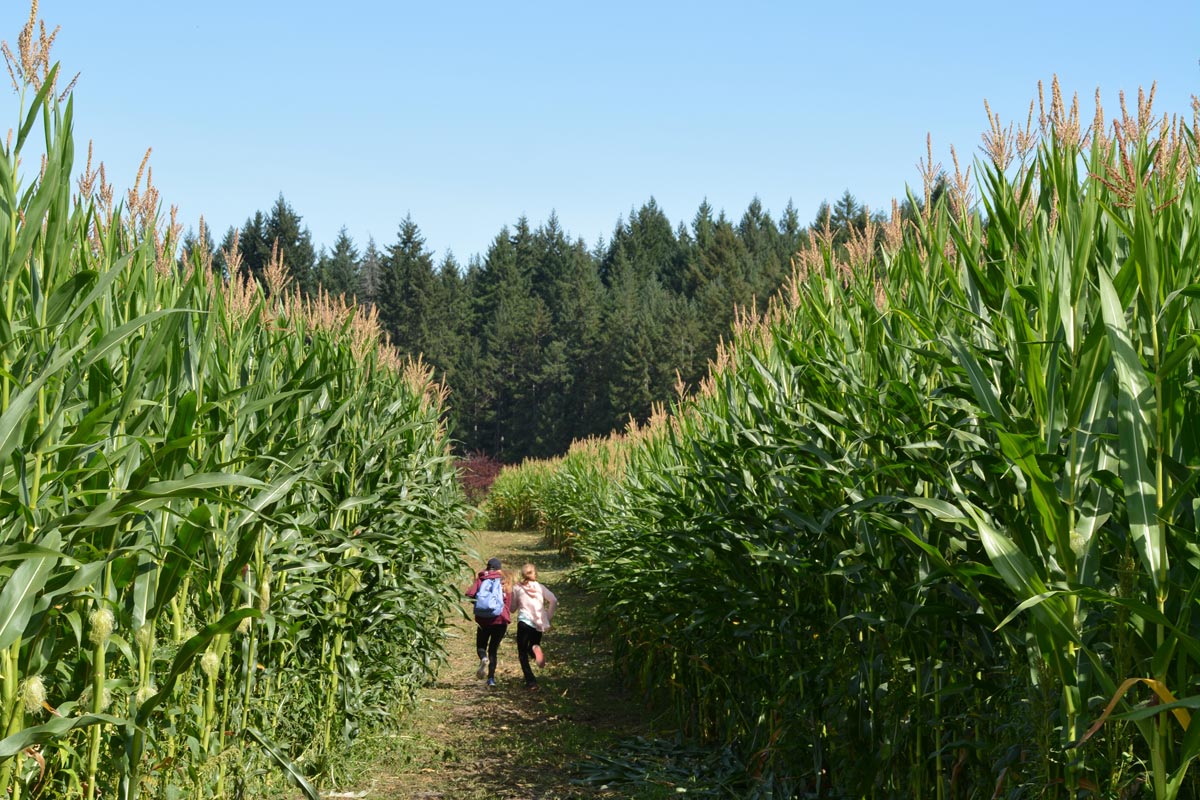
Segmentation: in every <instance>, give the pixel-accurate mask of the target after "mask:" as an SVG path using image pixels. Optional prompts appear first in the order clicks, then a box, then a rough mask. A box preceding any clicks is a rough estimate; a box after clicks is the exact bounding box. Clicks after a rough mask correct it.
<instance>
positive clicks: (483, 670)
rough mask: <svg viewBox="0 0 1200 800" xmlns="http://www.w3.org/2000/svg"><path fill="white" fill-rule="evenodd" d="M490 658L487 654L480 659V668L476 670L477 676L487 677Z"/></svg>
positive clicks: (480, 677)
mask: <svg viewBox="0 0 1200 800" xmlns="http://www.w3.org/2000/svg"><path fill="white" fill-rule="evenodd" d="M487 668H488V659H487V656H484V657H483V658H481V659H479V669H477V670H475V677H476V678H479V679H480V680H482V679H483V678H485V677H487Z"/></svg>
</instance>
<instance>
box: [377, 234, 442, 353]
mask: <svg viewBox="0 0 1200 800" xmlns="http://www.w3.org/2000/svg"><path fill="white" fill-rule="evenodd" d="M379 284H380V285H379V296H378V298H377V300H376V305H377V306H378V308H379V321H380V324H382V325H383V328H384V330H385V331H387V332H388V334H389V336H390V337H391V340H392V343H393V344H394V345H395V346H396V347H398V348H399V349H400V350H402V351H404V352H406V353H411V354H412V355H417V354H418V353H428V352H429V351H430V350H431V349H433V341H432V338H433V337H432V336H431V335H430V331H429V324H430V320H432V319H433V316H434V309H435V308H436V306H437V303H438V297H437V294H438V287H437V277H436V276H435V274H434V269H433V254H432V253H430V252H429V251H427V250H426V249H425V239H424V237H422V236H421V231H420V228H418V227H417V224H416V223H415V222H413V219H412V216H411V215H409V216H406V217H405V218H404V221H403V222H402V223H400V231H399V233H398V235H397V239H396V243H395V244H392V245H389V246H388V248H387V256H386V257H385V258H384V261H383V270H382V273H381V275H380V281H379ZM437 366H439V367H443V368H444V364H438V365H437Z"/></svg>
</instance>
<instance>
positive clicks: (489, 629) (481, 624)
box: [466, 556, 512, 686]
mask: <svg viewBox="0 0 1200 800" xmlns="http://www.w3.org/2000/svg"><path fill="white" fill-rule="evenodd" d="M492 578H498V579H499V580H500V586H501V588H502V590H503V592H504V605H503V606H502V608H501V610H500V613H499V614H496V615H495V616H493V617H485V616H481V615H479V614H476V615H475V624H476V625H477V626H478V628H477V629H476V631H475V650H476V652H478V653H479V670H478V671H477V672H476V673H475V675H476V677H478V678H483V676H484V675H486V676H487V685H488V686H495V685H496V654H497V653H498V652H499V650H500V640H501V639H503V638H504V634H505V632H506V631H507V630H508V624H509V623H510V622H511V621H512V616H511V615H510V613H509V605H510V604H511V603H512V579H511V578H509V577H508V576H507V575H505V574H504V573H503V572H501V570H500V559H498V558H496V557H495V556H493V557H492V558H489V559H488V562H487V569H485V570H482V571H480V572H479V574H478V575H476V576H475V583H473V584H472V585H471V588H470V589H468V590H467V593H466V594H467V597H470V598H471V599H472V600H474V599H475V596H476V595H477V594H479V589H480V587H481V586H482V585H483V582H484V581H486V580H490V579H492Z"/></svg>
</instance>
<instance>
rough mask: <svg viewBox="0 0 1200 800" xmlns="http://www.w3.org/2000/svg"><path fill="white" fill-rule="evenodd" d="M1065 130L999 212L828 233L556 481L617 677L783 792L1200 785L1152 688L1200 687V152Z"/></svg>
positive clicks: (995, 189)
mask: <svg viewBox="0 0 1200 800" xmlns="http://www.w3.org/2000/svg"><path fill="white" fill-rule="evenodd" d="M1052 124H1053V125H1055V126H1056V127H1054V128H1052V129H1050V133H1051V135H1049V136H1048V138H1047V140H1046V141H1045V142H1044V143H1043V144H1042V145H1041V146H1040V148H1039V149H1038V150H1036V151H1035V152H1034V153H1033V154H1032V157H1030V156H1028V155H1027V156H1026V159H1025V160H1024V161H1023V162H1021V163H1018V164H1015V165H1010V166H1008V169H1007V170H1004V169H1002V168H1001V166H997V165H988V166H986V167H984V171H983V175H982V184H981V187H980V194H981V201H980V204H981V205H980V211H979V213H970V212H968V210H967V209H966V208H965V207H964V205H963V204H962V202H961V200H962V198H961V197H960V196H956V195H955V193H954V192H953V191H951V192H950V193H949V195H948V199H949V201H950V202H942V203H934V204H931V205H929V206H926V207H924V208H921V210H920V211H919V212H918V213H915V214H914V216H913V217H912V219H913V224H912V225H911V226H910V227H909V229H908V230H907V232H906V235H905V239H904V241H903V242H902V243H901V242H898V241H893V242H891V243H886V244H885V245H884V247H883V249H882V250H878V249H876V248H874V247H870V246H868V245H869V244H870V243H869V242H868V241H866V239H865V235H866V234H865V232H866V230H867V228H866V226H865V225H864V227H863V229H862V230H860V231H859V232H858V233H857V234H852V235H851V236H850V238H849V240H848V243H847V245H846V247H845V248H844V249H839V248H837V247H836V246H834V243H833V242H832V241H827V242H825V243H824V244H823V245H817V244H814V245H812V246H810V247H809V248H808V249H806V250H804V251H803V252H802V253H801V256H800V266H801V273H800V280H798V281H797V283H796V285H795V286H794V289H793V291H791V292H790V293H789V295H788V296H787V299H786V302H785V303H780V304H777V305H776V306H775V307H774V308H772V309H771V311H770V313H769V314H768V315H767V316H766V318H765V319H764V320H763V321H761V322H760V323H757V324H752V325H745V326H743V328H742V330H741V331H740V333H739V334H738V337H737V339H736V341H735V343H734V345H733V347H731V348H730V349H729V350H728V351H727V352H726V353H725V354H724V357H723V358H722V360H721V361H720V362H719V364H718V365H717V367H716V368H715V369H714V371H713V373H712V375H711V378H710V380H709V381H708V382H707V383H705V384H704V386H703V387H702V390H701V391H700V392H699V393H698V394H697V395H696V396H695V397H693V398H690V399H688V400H686V401H684V402H682V403H680V404H678V405H677V406H676V407H675V408H674V409H673V413H672V415H671V417H670V419H669V420H664V421H659V422H656V423H654V424H652V425H651V426H650V427H649V428H648V429H643V430H640V431H638V432H637V433H636V435H632V436H630V437H629V438H628V439H626V440H624V441H623V442H616V441H614V442H613V443H611V444H609V445H606V446H604V447H599V446H596V445H589V446H588V447H586V448H581V449H580V450H579V451H578V452H575V451H573V452H572V455H569V456H568V457H567V458H566V459H564V460H562V461H561V462H560V463H559V464H558V465H557V469H556V471H555V472H554V474H553V475H552V476H551V477H550V478H549V479H548V480H542V481H541V484H542V485H543V487H544V490H543V494H542V495H541V496H540V497H539V498H538V499H536V500H535V501H534V505H535V506H537V507H539V508H540V509H541V516H542V517H543V518H544V519H545V521H546V524H547V525H549V526H551V528H552V529H554V530H557V531H559V532H560V535H561V536H563V541H564V542H568V543H569V545H570V546H571V547H572V549H574V550H575V551H577V552H579V553H580V554H581V555H582V556H583V558H584V560H585V562H586V563H585V564H584V566H583V567H581V569H580V571H579V574H580V575H581V576H582V577H583V578H584V579H585V580H586V581H587V582H588V583H589V585H591V586H592V587H593V588H594V589H596V590H597V591H600V592H602V593H604V594H605V596H606V597H607V609H608V614H607V615H606V625H612V626H614V627H615V629H616V631H617V632H616V634H615V636H616V648H617V651H618V652H617V654H616V663H617V665H618V667H619V669H620V670H621V671H622V673H623V674H624V675H625V676H626V678H627V679H628V680H629V681H630V682H631V683H632V684H634V685H636V686H638V687H640V688H641V689H642V690H643V691H644V692H645V693H646V694H647V695H649V696H651V697H654V698H656V699H657V701H658V702H659V703H661V704H662V705H664V706H665V707H666V708H668V709H670V710H672V711H673V713H674V716H675V719H676V721H677V724H678V726H679V728H680V730H681V731H683V732H684V733H686V734H687V735H689V736H693V737H696V738H699V739H703V740H709V741H713V742H716V743H723V744H727V745H729V746H731V747H733V748H734V749H735V750H736V752H737V753H739V754H740V757H741V758H742V759H743V760H744V761H745V763H746V764H748V765H749V768H750V769H751V771H752V772H753V773H754V774H755V775H756V776H757V779H758V781H759V786H760V790H762V791H774V792H776V793H779V794H781V795H783V796H797V795H798V796H809V795H814V796H815V795H824V794H830V795H832V796H868V795H873V796H891V797H901V796H903V797H912V796H923V795H928V796H935V795H936V796H955V795H957V796H970V795H979V796H995V795H997V794H1001V793H1003V794H1006V795H1011V796H1025V795H1037V796H1070V797H1074V796H1080V793H1081V792H1084V791H1086V790H1087V789H1088V787H1101V790H1102V792H1107V793H1109V794H1104V795H1103V796H1114V797H1115V796H1122V793H1129V792H1135V791H1137V787H1138V786H1139V785H1140V784H1141V783H1143V782H1144V783H1145V784H1147V785H1148V786H1149V787H1150V788H1151V789H1152V790H1153V794H1154V796H1155V797H1156V798H1172V797H1176V796H1181V795H1182V796H1193V795H1194V794H1195V793H1196V791H1197V783H1196V778H1195V777H1194V775H1192V774H1191V773H1189V771H1188V770H1189V766H1190V764H1191V762H1192V761H1193V760H1194V758H1195V757H1196V755H1197V753H1198V752H1200V745H1198V744H1197V742H1200V738H1198V737H1197V735H1196V730H1195V729H1192V728H1190V727H1187V726H1185V725H1184V724H1181V723H1180V722H1179V721H1177V719H1176V718H1175V717H1173V716H1171V715H1170V714H1169V713H1167V712H1166V711H1164V710H1163V709H1162V708H1159V707H1155V706H1153V705H1151V707H1146V705H1145V703H1146V701H1147V699H1149V700H1150V702H1151V703H1152V704H1154V703H1161V702H1162V700H1167V701H1168V702H1169V701H1171V700H1172V698H1176V699H1178V701H1179V703H1180V704H1181V705H1182V706H1186V707H1193V706H1194V705H1195V703H1196V699H1195V698H1194V697H1193V694H1194V692H1195V685H1196V682H1197V680H1198V679H1200V647H1198V645H1200V629H1198V627H1197V625H1198V623H1197V621H1196V619H1195V615H1194V614H1193V613H1192V608H1193V604H1194V601H1195V597H1196V592H1197V590H1198V589H1200V571H1198V569H1197V566H1196V565H1197V562H1196V559H1195V553H1194V542H1195V538H1196V536H1197V534H1200V527H1198V526H1200V523H1198V511H1197V509H1198V508H1200V494H1198V492H1197V481H1198V478H1197V476H1198V475H1200V435H1198V433H1197V431H1198V430H1200V428H1197V426H1196V425H1195V420H1196V419H1200V388H1198V385H1197V380H1196V375H1197V373H1198V371H1200V355H1198V354H1197V349H1196V345H1197V343H1198V342H1200V338H1198V337H1200V291H1197V289H1196V286H1197V285H1200V271H1198V270H1200V252H1198V251H1197V247H1200V245H1198V244H1197V242H1198V241H1200V214H1198V213H1197V209H1198V208H1200V182H1198V181H1197V175H1196V163H1197V162H1196V153H1197V151H1196V143H1195V142H1194V141H1193V139H1192V137H1191V132H1189V131H1187V130H1186V129H1184V130H1183V131H1182V132H1180V131H1173V132H1171V135H1170V136H1169V137H1164V138H1163V139H1162V140H1156V139H1150V140H1147V138H1146V134H1145V133H1143V134H1142V137H1141V138H1140V139H1139V138H1137V137H1136V136H1134V135H1133V134H1132V133H1128V132H1126V133H1125V134H1124V135H1125V136H1126V137H1127V138H1125V139H1124V140H1122V141H1121V142H1120V148H1119V149H1118V147H1117V145H1116V144H1113V143H1107V142H1104V141H1098V142H1095V143H1093V145H1092V149H1091V151H1090V152H1088V151H1086V150H1084V149H1082V148H1080V147H1079V145H1078V143H1077V142H1073V141H1069V140H1065V139H1064V138H1063V136H1062V135H1059V136H1055V135H1053V134H1054V132H1055V131H1057V132H1058V133H1060V134H1062V133H1063V132H1067V133H1066V135H1069V131H1070V128H1069V126H1063V125H1059V124H1058V123H1052ZM910 206H911V207H917V204H916V203H915V202H912V203H910ZM699 222H700V225H698V235H700V232H701V231H703V235H704V236H706V237H711V238H712V239H713V240H715V239H716V228H717V225H716V224H711V225H710V224H709V223H707V222H706V221H705V220H700V221H699ZM843 258H847V259H851V260H849V261H846V260H843ZM602 451H603V452H606V453H613V452H621V453H622V455H621V460H622V464H623V466H621V467H620V468H618V469H617V470H616V472H615V474H613V473H607V472H605V471H604V470H601V469H600V468H599V466H598V464H599V461H598V459H599V455H598V454H599V453H600V452H602ZM572 459H575V460H574V461H573V460H572ZM588 461H590V462H591V466H589V467H584V466H583V464H584V462H588ZM589 497H590V498H591V499H588V498H589ZM1129 678H1139V679H1145V680H1142V681H1137V682H1134V683H1133V684H1130V685H1125V683H1126V680H1127V679H1129ZM1148 687H1154V688H1156V691H1158V692H1159V694H1158V695H1156V694H1154V693H1152V692H1151V691H1150V689H1149V688H1148ZM1110 700H1113V701H1114V702H1115V703H1116V714H1115V715H1114V717H1110V718H1108V719H1107V720H1106V721H1105V722H1104V723H1103V724H1102V725H1101V726H1100V727H1099V728H1098V729H1097V730H1095V731H1093V732H1091V733H1090V734H1088V731H1089V727H1090V726H1091V725H1092V724H1093V722H1096V721H1099V720H1101V719H1102V714H1103V712H1104V707H1105V706H1106V704H1108V703H1109V701H1110Z"/></svg>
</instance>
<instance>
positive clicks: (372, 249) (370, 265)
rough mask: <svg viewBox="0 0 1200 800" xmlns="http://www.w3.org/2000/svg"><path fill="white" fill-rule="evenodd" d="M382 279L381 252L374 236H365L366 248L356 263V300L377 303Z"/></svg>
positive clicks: (371, 303)
mask: <svg viewBox="0 0 1200 800" xmlns="http://www.w3.org/2000/svg"><path fill="white" fill-rule="evenodd" d="M382 280H383V254H382V253H380V252H379V248H378V247H377V246H376V245H375V237H374V236H369V237H367V249H366V250H364V251H363V255H362V258H361V259H360V260H359V264H358V302H360V303H363V304H365V305H377V304H378V301H379V287H380V284H381V282H382Z"/></svg>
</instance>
